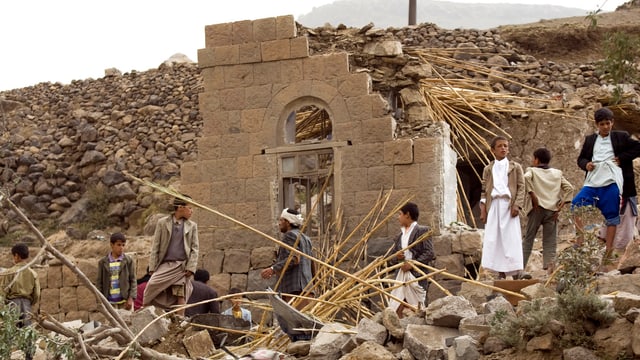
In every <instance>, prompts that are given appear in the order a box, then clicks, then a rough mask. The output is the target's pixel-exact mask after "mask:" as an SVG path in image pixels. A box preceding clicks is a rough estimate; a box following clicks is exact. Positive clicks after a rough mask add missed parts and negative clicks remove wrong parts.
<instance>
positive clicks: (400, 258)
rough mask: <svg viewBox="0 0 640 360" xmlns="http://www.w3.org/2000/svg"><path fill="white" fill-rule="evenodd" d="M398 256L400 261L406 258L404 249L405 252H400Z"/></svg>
mask: <svg viewBox="0 0 640 360" xmlns="http://www.w3.org/2000/svg"><path fill="white" fill-rule="evenodd" d="M396 258H397V259H398V260H400V261H402V260H404V251H403V252H400V253H398V255H396Z"/></svg>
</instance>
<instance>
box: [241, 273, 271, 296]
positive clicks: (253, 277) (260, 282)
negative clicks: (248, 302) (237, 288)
mask: <svg viewBox="0 0 640 360" xmlns="http://www.w3.org/2000/svg"><path fill="white" fill-rule="evenodd" d="M261 271H262V269H255V270H249V273H248V276H247V291H265V290H267V288H271V289H273V288H274V287H275V285H276V281H277V280H278V278H277V276H273V277H271V279H263V278H262V276H260V272H261ZM248 297H249V298H250V299H260V298H266V295H259V294H258V295H250V296H248Z"/></svg>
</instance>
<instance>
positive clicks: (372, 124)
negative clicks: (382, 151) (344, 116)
mask: <svg viewBox="0 0 640 360" xmlns="http://www.w3.org/2000/svg"><path fill="white" fill-rule="evenodd" d="M349 113H351V109H349ZM358 117H360V116H358ZM394 121H395V120H393V118H392V117H384V118H376V119H371V120H363V121H362V123H361V136H362V138H361V140H362V141H363V142H366V143H379V142H385V141H390V140H391V139H393V123H394Z"/></svg>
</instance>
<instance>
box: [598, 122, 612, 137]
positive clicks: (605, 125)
mask: <svg viewBox="0 0 640 360" xmlns="http://www.w3.org/2000/svg"><path fill="white" fill-rule="evenodd" d="M596 127H597V128H598V134H600V136H603V137H604V136H609V133H610V132H611V129H612V128H613V119H610V120H602V121H599V122H598V123H597V124H596Z"/></svg>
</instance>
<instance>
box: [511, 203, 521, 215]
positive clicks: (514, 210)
mask: <svg viewBox="0 0 640 360" xmlns="http://www.w3.org/2000/svg"><path fill="white" fill-rule="evenodd" d="M518 214H520V208H519V207H518V206H517V205H513V206H512V207H511V217H516V216H518Z"/></svg>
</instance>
